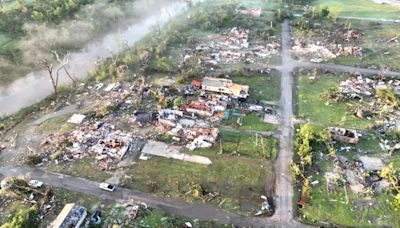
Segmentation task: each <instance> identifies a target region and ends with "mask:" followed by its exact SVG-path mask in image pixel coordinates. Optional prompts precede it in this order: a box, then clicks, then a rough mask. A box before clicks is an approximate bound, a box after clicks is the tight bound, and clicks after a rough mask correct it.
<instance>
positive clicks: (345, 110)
mask: <svg viewBox="0 0 400 228" xmlns="http://www.w3.org/2000/svg"><path fill="white" fill-rule="evenodd" d="M347 77H348V75H331V74H325V75H324V74H320V75H318V78H317V79H315V80H310V79H309V75H308V74H307V73H306V74H304V73H303V74H302V75H301V76H299V78H298V82H299V85H298V91H297V92H298V99H299V100H298V108H297V111H298V116H299V117H302V118H305V119H307V120H309V121H310V122H312V123H315V124H317V125H322V126H325V127H328V126H346V127H352V128H358V129H365V128H366V127H367V126H368V124H369V123H370V121H367V120H362V119H358V118H357V117H356V116H355V115H354V114H353V111H352V110H353V109H354V108H355V107H356V106H357V105H359V102H357V101H349V102H340V103H332V101H329V100H328V98H327V97H326V95H327V93H328V92H329V90H331V89H334V88H335V87H337V86H339V83H340V81H342V80H345V79H346V78H347Z"/></svg>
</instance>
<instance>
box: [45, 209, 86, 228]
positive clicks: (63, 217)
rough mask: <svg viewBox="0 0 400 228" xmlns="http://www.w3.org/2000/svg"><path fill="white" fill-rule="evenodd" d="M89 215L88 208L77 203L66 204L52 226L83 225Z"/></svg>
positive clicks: (69, 227)
mask: <svg viewBox="0 0 400 228" xmlns="http://www.w3.org/2000/svg"><path fill="white" fill-rule="evenodd" d="M86 216H87V210H86V208H84V207H81V206H80V205H78V204H75V203H69V204H66V205H65V206H64V208H63V209H62V211H61V212H60V214H58V216H57V218H56V219H55V220H54V221H53V222H52V223H51V225H50V227H51V228H71V227H75V228H78V227H81V225H82V224H83V222H84V221H85V218H86Z"/></svg>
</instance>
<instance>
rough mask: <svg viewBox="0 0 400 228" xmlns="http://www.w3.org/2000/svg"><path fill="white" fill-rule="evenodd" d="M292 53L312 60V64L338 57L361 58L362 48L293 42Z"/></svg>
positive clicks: (334, 44)
mask: <svg viewBox="0 0 400 228" xmlns="http://www.w3.org/2000/svg"><path fill="white" fill-rule="evenodd" d="M292 50H293V52H294V53H295V54H296V55H297V56H299V57H301V58H310V59H313V61H312V62H323V61H328V60H330V59H334V58H337V57H339V56H354V57H363V55H364V54H363V48H362V47H359V46H344V45H342V44H336V43H331V44H327V45H323V44H321V43H320V42H317V43H316V44H308V43H302V42H300V41H298V40H296V41H295V42H294V45H293V47H292Z"/></svg>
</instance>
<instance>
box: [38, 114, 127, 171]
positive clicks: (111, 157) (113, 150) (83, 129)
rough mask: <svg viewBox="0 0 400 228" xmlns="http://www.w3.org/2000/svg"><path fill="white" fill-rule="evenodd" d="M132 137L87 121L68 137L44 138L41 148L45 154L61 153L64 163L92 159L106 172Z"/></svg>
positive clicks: (117, 160)
mask: <svg viewBox="0 0 400 228" xmlns="http://www.w3.org/2000/svg"><path fill="white" fill-rule="evenodd" d="M133 137H134V136H133V133H127V132H123V131H121V130H117V129H116V127H115V126H114V125H112V124H110V123H106V122H96V121H93V120H88V121H86V122H83V123H82V124H81V125H79V126H77V127H76V128H75V129H74V130H73V131H71V132H69V133H67V134H61V135H53V136H51V137H49V138H47V139H46V140H45V141H44V142H42V144H41V145H42V148H43V150H44V151H46V152H47V153H48V154H54V153H56V152H57V151H61V153H62V154H61V160H63V161H71V160H78V159H81V158H83V157H85V156H89V155H90V156H93V157H95V158H96V161H97V162H98V165H99V167H100V168H101V169H107V170H108V169H111V168H113V165H114V164H115V162H119V161H121V160H122V158H123V157H124V155H125V154H126V153H127V152H128V151H129V149H130V146H131V144H132V141H133Z"/></svg>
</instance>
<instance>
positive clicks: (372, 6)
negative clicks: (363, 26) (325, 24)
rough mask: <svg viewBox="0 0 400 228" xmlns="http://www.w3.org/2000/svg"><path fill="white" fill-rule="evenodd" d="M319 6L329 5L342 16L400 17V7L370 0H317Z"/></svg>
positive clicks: (316, 3) (332, 10)
mask: <svg viewBox="0 0 400 228" xmlns="http://www.w3.org/2000/svg"><path fill="white" fill-rule="evenodd" d="M313 4H314V5H315V6H318V7H321V8H323V7H328V8H329V10H330V11H331V12H338V13H339V15H341V16H352V17H365V18H384V19H399V18H400V7H396V6H390V5H384V4H376V3H373V2H372V1H370V0H316V1H314V3H313Z"/></svg>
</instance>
